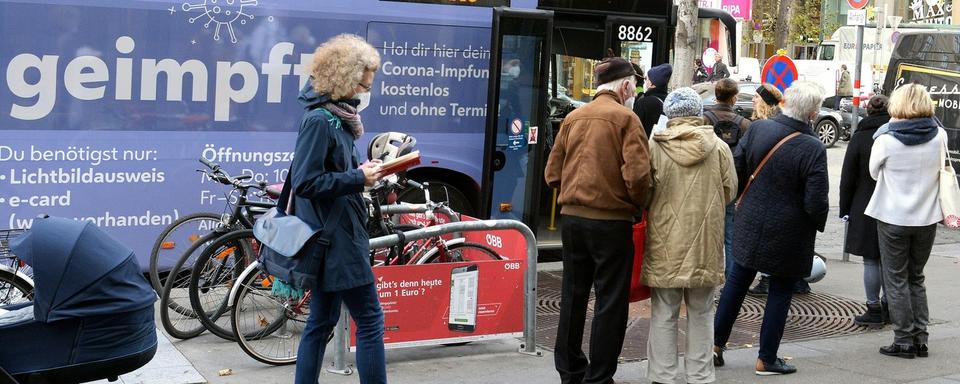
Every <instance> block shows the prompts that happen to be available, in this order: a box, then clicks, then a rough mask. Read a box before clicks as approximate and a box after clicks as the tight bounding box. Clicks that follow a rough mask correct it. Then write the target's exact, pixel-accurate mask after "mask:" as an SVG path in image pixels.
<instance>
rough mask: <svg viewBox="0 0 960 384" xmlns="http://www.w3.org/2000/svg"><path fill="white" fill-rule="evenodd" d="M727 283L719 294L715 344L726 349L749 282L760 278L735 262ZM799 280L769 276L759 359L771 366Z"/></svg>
mask: <svg viewBox="0 0 960 384" xmlns="http://www.w3.org/2000/svg"><path fill="white" fill-rule="evenodd" d="M727 276H729V277H728V278H727V283H726V285H724V287H723V293H722V294H721V295H720V304H719V305H718V306H717V318H716V320H715V321H714V333H713V345H715V346H718V347H721V348H722V347H724V346H726V345H727V341H728V340H729V339H730V332H732V331H733V323H734V322H735V321H736V320H737V316H738V315H740V307H742V306H743V299H744V298H745V297H746V296H747V290H748V289H750V283H752V282H753V279H754V277H756V276H757V270H756V269H751V268H748V267H745V266H743V265H741V264H740V263H739V262H734V263H733V268H732V269H731V270H730V273H729V274H728V275H727ZM796 283H797V279H796V278H791V277H778V276H770V289H769V291H768V293H767V305H766V307H764V308H763V325H761V326H760V356H759V357H760V360H761V361H763V362H764V363H767V364H770V363H773V362H774V361H775V360H776V359H777V350H778V349H780V339H782V338H783V328H784V327H785V326H786V324H787V311H789V310H790V301H791V300H792V299H793V287H794V285H796Z"/></svg>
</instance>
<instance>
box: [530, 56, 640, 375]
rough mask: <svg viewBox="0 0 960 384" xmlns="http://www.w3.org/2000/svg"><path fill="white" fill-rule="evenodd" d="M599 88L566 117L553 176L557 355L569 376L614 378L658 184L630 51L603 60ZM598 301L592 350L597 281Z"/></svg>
mask: <svg viewBox="0 0 960 384" xmlns="http://www.w3.org/2000/svg"><path fill="white" fill-rule="evenodd" d="M595 71H596V73H595V74H596V77H597V80H598V81H597V83H598V84H601V85H600V86H599V87H598V88H597V91H598V92H597V95H596V96H595V97H594V99H593V101H591V102H590V103H589V104H587V105H585V106H582V107H580V108H578V109H577V110H575V111H573V112H571V113H570V114H569V115H568V116H567V117H566V119H564V121H563V125H562V126H561V128H560V132H559V134H558V137H557V139H556V142H555V143H554V146H553V151H552V152H551V153H550V159H549V160H548V161H547V168H546V174H545V179H546V182H547V184H548V185H550V186H551V187H554V188H559V189H560V196H559V200H558V202H559V204H560V205H561V206H562V208H561V210H560V212H561V214H562V217H561V238H562V239H563V288H562V297H561V300H560V322H559V325H558V329H557V344H556V350H555V355H554V359H555V363H556V368H557V371H558V372H559V373H560V379H561V382H562V383H564V384H567V383H577V384H579V383H585V384H600V383H604V384H606V383H610V382H611V381H612V378H613V375H614V373H616V371H617V359H618V357H619V356H620V350H621V349H622V347H623V337H624V333H625V332H626V327H627V307H628V304H629V302H628V299H629V290H630V271H631V265H632V264H633V240H632V236H631V234H632V232H631V231H632V225H633V221H634V218H635V217H636V216H637V215H639V214H640V210H641V207H642V206H643V202H644V201H645V200H646V198H647V191H648V190H649V188H650V160H649V155H648V149H647V137H646V135H645V134H644V132H643V129H642V127H641V126H640V119H639V118H638V117H637V115H636V114H634V113H633V111H632V110H631V109H630V106H631V105H632V104H633V94H634V89H635V86H636V84H635V81H636V79H635V77H634V76H635V75H636V73H635V72H634V70H633V66H631V65H630V63H629V62H628V61H626V60H624V59H621V58H611V59H607V60H604V61H603V62H601V63H600V64H598V65H597V66H596V68H595ZM591 287H595V288H596V289H595V291H596V304H595V305H594V309H595V314H594V318H593V329H592V330H591V332H590V358H589V360H588V359H587V357H586V356H584V354H583V350H582V348H581V344H582V342H583V327H584V322H585V321H586V310H587V301H588V299H589V295H590V288H591Z"/></svg>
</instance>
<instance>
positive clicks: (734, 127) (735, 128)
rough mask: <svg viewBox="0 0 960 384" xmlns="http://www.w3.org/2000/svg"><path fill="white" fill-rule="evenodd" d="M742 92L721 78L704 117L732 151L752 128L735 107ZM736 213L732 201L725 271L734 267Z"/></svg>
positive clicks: (726, 218)
mask: <svg viewBox="0 0 960 384" xmlns="http://www.w3.org/2000/svg"><path fill="white" fill-rule="evenodd" d="M738 94H740V88H739V86H738V85H737V82H736V81H733V80H730V79H721V80H720V81H717V83H716V84H715V85H714V95H716V97H717V104H716V105H714V106H713V108H710V109H709V110H707V111H704V113H703V118H704V120H705V121H706V123H707V124H709V125H710V126H712V127H713V131H714V133H716V134H717V135H718V136H719V137H720V138H721V141H723V142H724V144H726V145H727V147H728V148H729V149H730V151H731V153H732V152H733V149H734V148H736V146H737V143H738V142H739V141H740V138H741V137H743V135H744V134H746V133H747V129H749V128H750V120H747V119H746V118H744V117H743V116H740V114H738V113H737V111H736V110H734V109H733V107H734V106H736V105H737V95H738ZM734 213H735V210H734V204H733V202H730V204H727V208H726V210H725V214H724V221H723V252H724V258H723V259H724V264H723V265H724V271H726V273H729V272H730V269H731V268H732V267H733V215H734Z"/></svg>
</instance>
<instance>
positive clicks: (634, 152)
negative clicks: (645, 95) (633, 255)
mask: <svg viewBox="0 0 960 384" xmlns="http://www.w3.org/2000/svg"><path fill="white" fill-rule="evenodd" d="M544 179H545V180H546V182H547V185H549V186H551V187H553V188H559V189H560V196H559V199H558V203H559V204H560V205H561V206H562V208H561V211H560V212H561V213H563V214H564V215H571V216H578V217H583V218H587V219H596V220H628V221H632V220H633V217H634V215H637V214H639V212H640V210H641V209H642V207H643V205H644V203H645V201H646V199H647V194H648V193H649V190H650V183H651V179H650V149H649V144H648V142H647V135H646V134H645V133H644V132H643V129H642V127H641V126H640V119H639V118H637V115H636V114H634V113H633V111H631V110H630V109H629V108H627V107H624V106H623V105H622V103H621V101H620V98H619V97H618V96H617V95H616V94H615V93H614V92H610V91H601V92H599V93H597V95H596V96H595V97H594V99H593V101H591V102H590V103H589V104H587V105H584V106H582V107H580V108H577V110H575V111H573V112H571V113H570V114H569V115H567V117H566V119H564V120H563V124H562V125H561V127H560V132H559V133H558V134H557V139H556V142H555V143H554V145H553V150H552V152H550V158H549V159H548V160H547V168H546V170H545V172H544Z"/></svg>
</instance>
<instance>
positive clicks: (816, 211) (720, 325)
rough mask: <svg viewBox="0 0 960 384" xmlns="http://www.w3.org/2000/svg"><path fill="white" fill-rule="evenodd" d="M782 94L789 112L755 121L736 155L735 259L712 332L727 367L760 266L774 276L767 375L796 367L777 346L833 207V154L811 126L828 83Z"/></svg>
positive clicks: (761, 369)
mask: <svg viewBox="0 0 960 384" xmlns="http://www.w3.org/2000/svg"><path fill="white" fill-rule="evenodd" d="M784 99H785V100H786V101H785V104H784V106H783V113H782V114H780V115H777V116H775V117H773V118H772V119H768V120H762V121H757V122H754V123H753V124H751V126H750V130H749V131H747V135H746V136H744V137H743V139H741V140H740V143H739V144H738V145H737V148H736V150H735V151H734V154H733V155H734V163H735V164H736V168H737V180H740V189H741V190H743V192H742V195H741V196H740V198H739V200H738V202H737V204H738V207H737V214H736V221H734V232H733V256H734V258H735V259H736V260H735V262H734V263H733V269H732V270H731V271H730V273H729V279H728V280H727V283H726V285H725V286H724V288H723V293H722V294H721V295H720V303H719V306H718V307H717V318H716V328H715V335H714V353H715V357H714V364H715V365H717V366H722V365H723V364H724V361H723V348H724V346H726V344H727V340H729V338H730V332H731V331H732V330H733V324H734V322H735V321H736V319H737V316H738V315H739V314H740V308H741V306H742V305H743V299H744V297H745V296H746V294H747V289H748V288H750V283H751V282H752V281H753V279H754V277H756V274H757V272H758V271H760V272H764V273H767V274H769V275H770V289H769V295H768V296H767V304H766V307H765V308H764V313H763V325H762V327H761V329H760V352H759V358H758V359H757V362H756V374H757V375H762V376H766V375H780V374H789V373H793V372H796V368H795V367H794V366H792V365H789V364H787V363H786V362H785V361H784V360H783V359H781V358H779V357H777V350H778V349H779V347H780V338H781V337H782V336H783V329H784V326H785V325H786V320H787V311H788V310H789V309H790V301H791V299H792V298H793V289H794V286H795V284H796V282H797V281H798V280H800V279H802V278H804V277H807V276H809V275H810V270H811V267H812V265H813V257H814V252H813V245H814V241H815V240H816V233H817V231H821V232H822V231H823V228H824V225H825V224H826V220H827V212H828V211H829V207H830V204H829V201H828V199H827V194H828V191H829V188H828V186H827V184H828V179H827V153H826V149H825V148H824V147H823V143H821V142H820V140H819V139H818V138H817V136H816V134H815V133H814V132H813V128H812V125H811V124H812V123H811V121H813V120H814V119H815V118H816V116H817V114H818V112H819V110H820V104H821V103H823V88H822V87H820V86H819V85H817V84H816V83H813V82H809V81H803V80H801V81H796V82H794V83H793V84H792V85H791V86H790V88H788V89H787V91H786V94H785V95H784ZM761 165H762V172H759V173H757V169H758V168H759V167H761ZM748 183H749V185H750V187H749V189H747V188H745V187H746V185H747V184H748Z"/></svg>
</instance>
